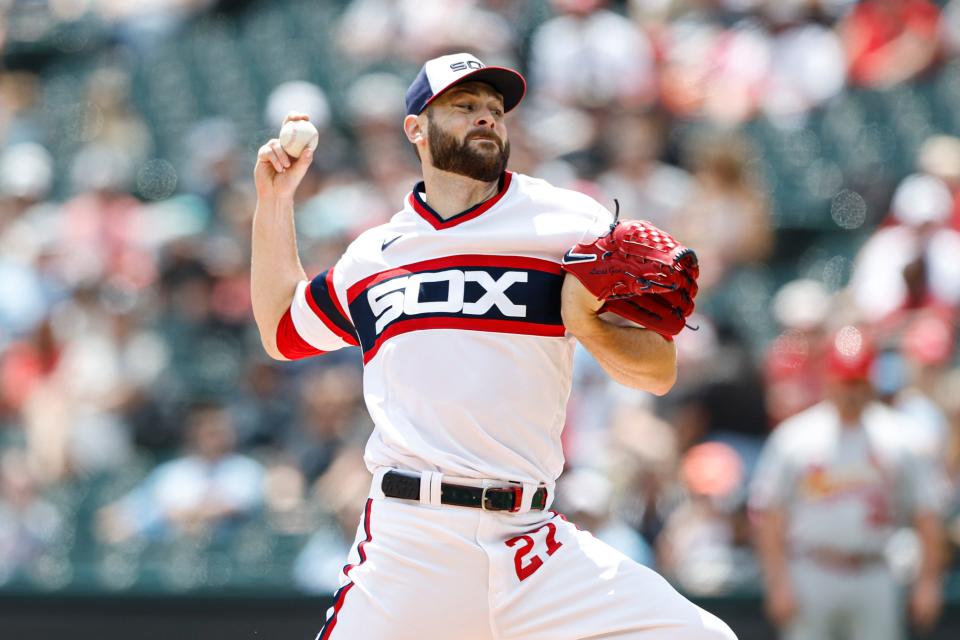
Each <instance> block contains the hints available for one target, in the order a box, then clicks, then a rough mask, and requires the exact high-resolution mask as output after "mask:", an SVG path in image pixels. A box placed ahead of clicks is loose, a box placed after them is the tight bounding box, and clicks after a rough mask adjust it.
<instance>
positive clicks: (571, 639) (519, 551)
mask: <svg viewBox="0 0 960 640" xmlns="http://www.w3.org/2000/svg"><path fill="white" fill-rule="evenodd" d="M506 526H507V529H506V530H505V531H504V532H505V533H507V534H508V535H505V536H504V535H502V533H504V532H501V536H500V538H499V539H495V540H490V539H487V540H485V541H484V547H485V548H487V549H488V553H489V554H490V556H491V569H492V575H491V587H492V590H493V593H492V594H491V595H492V613H493V615H494V624H495V627H496V631H497V633H498V635H499V636H500V637H501V638H503V640H582V639H587V638H608V637H609V638H622V639H624V640H626V639H628V638H629V639H631V640H654V639H656V640H659V639H661V638H664V639H669V640H731V639H734V638H735V636H734V634H733V632H732V631H731V630H730V629H729V627H727V625H726V624H724V623H723V622H722V621H720V620H719V619H718V618H716V616H713V615H712V614H710V613H708V612H706V611H704V610H703V609H701V608H700V607H697V606H696V605H694V604H693V603H692V602H690V601H689V600H687V599H686V598H684V597H683V596H682V595H680V594H679V593H678V592H677V591H676V590H675V589H674V588H673V587H671V586H670V584H669V583H667V581H666V580H664V579H663V578H662V577H661V576H660V575H659V574H657V573H656V572H655V571H652V570H651V569H649V568H647V567H644V566H642V565H640V564H638V563H636V562H634V561H633V560H630V559H629V558H627V557H626V556H624V555H623V554H621V553H620V552H618V551H616V550H614V549H613V548H611V547H610V546H609V545H607V544H605V543H603V542H601V541H599V540H597V539H596V538H594V537H593V536H592V535H590V534H589V533H586V532H583V531H578V530H577V529H576V528H575V527H574V526H573V525H571V524H570V523H568V522H566V521H565V520H563V519H562V518H560V517H553V518H547V519H544V520H543V521H541V522H536V523H533V525H532V526H528V527H526V528H525V530H512V531H511V530H510V527H509V525H506ZM514 529H519V527H514Z"/></svg>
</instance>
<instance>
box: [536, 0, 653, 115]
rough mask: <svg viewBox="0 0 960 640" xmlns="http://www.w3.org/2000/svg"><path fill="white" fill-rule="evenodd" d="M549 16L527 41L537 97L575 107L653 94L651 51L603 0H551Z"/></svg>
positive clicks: (646, 100)
mask: <svg viewBox="0 0 960 640" xmlns="http://www.w3.org/2000/svg"><path fill="white" fill-rule="evenodd" d="M551 4H552V5H553V8H554V11H555V12H556V13H558V14H559V15H557V16H556V17H555V18H552V19H550V20H548V21H547V22H545V23H543V24H542V25H540V27H538V28H537V30H536V31H535V32H534V34H533V36H532V41H531V43H530V82H531V84H532V85H534V86H535V87H537V89H538V92H539V93H540V96H541V97H543V98H545V99H549V100H554V101H557V102H560V103H564V104H569V105H574V106H581V107H603V106H610V105H613V106H622V107H631V106H632V107H636V106H642V105H647V104H650V102H651V101H652V99H653V97H654V88H655V83H654V78H655V76H654V66H653V63H654V60H653V57H654V52H653V48H652V46H651V44H650V41H649V40H648V39H647V37H646V35H645V34H644V33H643V31H641V30H640V29H639V28H637V26H636V25H634V24H633V23H632V22H631V21H630V20H629V19H627V18H625V17H623V16H621V15H618V14H616V13H614V12H613V11H610V10H609V9H606V8H605V5H606V4H607V2H606V0H552V1H551Z"/></svg>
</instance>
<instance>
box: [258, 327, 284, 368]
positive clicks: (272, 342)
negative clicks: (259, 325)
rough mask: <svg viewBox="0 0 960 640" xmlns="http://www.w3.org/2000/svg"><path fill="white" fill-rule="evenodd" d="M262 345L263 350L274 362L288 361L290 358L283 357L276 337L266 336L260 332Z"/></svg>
mask: <svg viewBox="0 0 960 640" xmlns="http://www.w3.org/2000/svg"><path fill="white" fill-rule="evenodd" d="M260 344H262V345H263V350H264V351H266V353H267V355H268V356H270V357H271V358H272V359H274V360H280V361H286V360H289V359H290V358H288V357H286V356H285V355H283V353H282V352H281V351H280V349H279V348H278V347H277V340H276V337H275V336H273V335H269V334H265V333H264V332H263V331H261V332H260Z"/></svg>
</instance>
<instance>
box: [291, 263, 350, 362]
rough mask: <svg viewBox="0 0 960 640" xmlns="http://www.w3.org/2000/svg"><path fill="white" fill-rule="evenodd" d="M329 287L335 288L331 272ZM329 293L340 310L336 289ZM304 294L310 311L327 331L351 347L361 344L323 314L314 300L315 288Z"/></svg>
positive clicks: (310, 288)
mask: <svg viewBox="0 0 960 640" xmlns="http://www.w3.org/2000/svg"><path fill="white" fill-rule="evenodd" d="M330 271H331V272H332V271H333V269H331V270H330ZM327 285H328V286H329V287H333V281H332V280H331V279H330V273H329V272H328V273H327ZM329 291H330V292H331V295H330V301H331V302H332V303H333V304H334V307H336V308H337V309H338V310H339V309H340V303H339V302H338V301H337V294H336V291H334V289H332V288H331V289H329ZM304 294H305V296H306V298H307V304H308V305H309V306H310V309H311V310H312V311H313V313H314V314H315V315H316V316H317V317H318V318H320V322H322V323H323V324H324V326H325V327H326V328H327V329H329V330H330V331H332V332H333V334H334V335H336V336H338V337H339V338H340V339H341V340H343V341H344V342H346V343H347V344H349V345H352V346H354V347H356V346H358V345H359V344H360V343H359V342H357V337H356V336H354V335H351V334H349V333H347V332H346V331H344V330H343V329H341V328H340V327H338V326H337V324H336V323H335V322H334V321H333V320H331V319H330V318H329V317H328V316H327V314H325V313H324V312H323V310H322V309H321V308H320V305H319V304H317V301H316V300H314V298H313V287H310V286H308V287H307V288H306V291H305V292H304ZM343 317H344V318H346V317H347V315H346V314H344V315H343Z"/></svg>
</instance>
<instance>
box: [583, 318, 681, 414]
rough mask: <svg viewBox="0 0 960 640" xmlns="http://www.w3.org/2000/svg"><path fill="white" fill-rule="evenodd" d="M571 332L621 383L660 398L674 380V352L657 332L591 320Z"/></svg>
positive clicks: (672, 347)
mask: <svg viewBox="0 0 960 640" xmlns="http://www.w3.org/2000/svg"><path fill="white" fill-rule="evenodd" d="M568 329H570V332H571V333H573V335H574V336H576V338H577V339H578V340H579V341H580V343H581V344H582V345H583V346H584V347H585V348H586V349H587V351H589V352H590V353H591V354H592V355H593V357H594V358H596V359H597V362H599V363H600V366H602V367H603V369H604V370H605V371H606V372H607V373H608V374H609V375H610V377H612V378H613V379H614V380H616V381H617V382H619V383H620V384H623V385H626V386H628V387H633V388H636V389H643V390H644V391H649V392H651V393H654V394H656V395H663V394H665V393H666V392H667V391H669V390H670V388H671V387H673V384H674V382H676V380H677V350H676V347H675V346H674V344H673V342H670V341H668V340H665V339H664V338H663V337H662V336H660V335H659V334H658V333H655V332H653V331H648V330H646V329H640V328H637V327H625V326H616V325H613V324H610V323H609V322H606V321H605V320H601V319H600V318H597V317H594V318H592V319H586V320H584V321H582V322H579V323H577V324H576V325H574V326H572V327H571V326H569V325H568Z"/></svg>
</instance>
